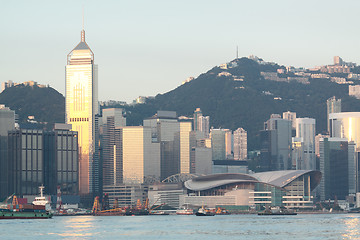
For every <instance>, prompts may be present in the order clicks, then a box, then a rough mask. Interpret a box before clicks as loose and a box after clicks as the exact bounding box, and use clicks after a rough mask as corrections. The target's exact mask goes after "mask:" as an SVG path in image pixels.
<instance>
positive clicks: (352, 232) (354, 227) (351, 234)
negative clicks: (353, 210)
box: [342, 215, 360, 239]
mask: <svg viewBox="0 0 360 240" xmlns="http://www.w3.org/2000/svg"><path fill="white" fill-rule="evenodd" d="M344 223H345V232H344V234H343V235H342V236H343V237H344V238H345V239H359V236H360V231H359V229H360V220H359V218H358V216H355V215H350V216H349V217H348V218H346V219H344Z"/></svg>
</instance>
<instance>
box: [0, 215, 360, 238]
mask: <svg viewBox="0 0 360 240" xmlns="http://www.w3.org/2000/svg"><path fill="white" fill-rule="evenodd" d="M0 239H1V240H5V239H26V240H32V239H36V240H41V239H149V240H151V239H156V240H159V239H186V240H190V239H248V240H251V239H360V214H299V215H297V216H258V215H217V216H212V217H197V216H176V215H168V216H104V217H94V216H76V217H53V218H52V219H48V220H1V221H0Z"/></svg>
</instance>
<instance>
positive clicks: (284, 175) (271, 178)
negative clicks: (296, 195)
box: [251, 170, 317, 187]
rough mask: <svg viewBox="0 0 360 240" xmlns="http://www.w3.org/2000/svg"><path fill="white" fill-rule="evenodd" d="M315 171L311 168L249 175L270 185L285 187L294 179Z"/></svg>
mask: <svg viewBox="0 0 360 240" xmlns="http://www.w3.org/2000/svg"><path fill="white" fill-rule="evenodd" d="M310 172H314V173H315V172H317V171H313V170H283V171H270V172H259V173H254V174H252V175H251V176H253V177H255V178H257V179H258V180H259V182H264V183H268V184H271V185H275V186H279V187H285V186H286V185H287V184H289V183H291V182H292V181H294V180H295V179H296V178H298V177H300V176H302V175H304V174H307V173H310Z"/></svg>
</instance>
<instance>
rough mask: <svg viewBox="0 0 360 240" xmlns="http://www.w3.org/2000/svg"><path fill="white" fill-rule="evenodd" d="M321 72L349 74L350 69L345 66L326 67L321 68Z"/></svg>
mask: <svg viewBox="0 0 360 240" xmlns="http://www.w3.org/2000/svg"><path fill="white" fill-rule="evenodd" d="M320 71H321V72H324V73H330V74H331V73H350V67H348V66H346V65H342V66H338V65H335V66H334V65H328V66H323V67H321V69H320Z"/></svg>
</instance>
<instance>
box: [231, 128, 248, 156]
mask: <svg viewBox="0 0 360 240" xmlns="http://www.w3.org/2000/svg"><path fill="white" fill-rule="evenodd" d="M245 159H247V132H246V131H245V130H244V129H243V128H238V129H236V130H235V131H234V160H245Z"/></svg>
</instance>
